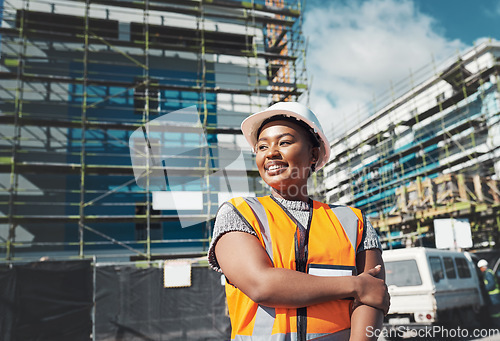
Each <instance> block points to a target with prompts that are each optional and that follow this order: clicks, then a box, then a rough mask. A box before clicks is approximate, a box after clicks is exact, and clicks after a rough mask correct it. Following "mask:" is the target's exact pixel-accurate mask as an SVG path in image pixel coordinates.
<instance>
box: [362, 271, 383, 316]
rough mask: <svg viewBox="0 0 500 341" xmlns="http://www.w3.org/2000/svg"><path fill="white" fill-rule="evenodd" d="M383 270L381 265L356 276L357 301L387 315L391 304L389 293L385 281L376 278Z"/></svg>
mask: <svg viewBox="0 0 500 341" xmlns="http://www.w3.org/2000/svg"><path fill="white" fill-rule="evenodd" d="M381 268H382V267H381V266H380V265H377V266H375V267H374V268H372V269H370V270H368V271H365V272H363V273H362V274H360V275H358V276H356V277H357V280H356V288H355V292H356V296H355V299H356V301H359V303H362V304H366V305H369V306H371V307H374V308H377V309H380V310H382V311H383V312H384V315H386V314H387V312H388V311H389V306H390V302H391V300H390V296H389V291H388V290H387V285H386V284H385V282H384V280H382V279H379V278H376V277H375V276H377V275H378V273H379V272H380V270H381Z"/></svg>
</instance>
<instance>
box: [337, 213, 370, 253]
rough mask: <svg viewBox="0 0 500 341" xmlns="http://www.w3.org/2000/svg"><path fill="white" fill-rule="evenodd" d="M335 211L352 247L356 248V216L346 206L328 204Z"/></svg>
mask: <svg viewBox="0 0 500 341" xmlns="http://www.w3.org/2000/svg"><path fill="white" fill-rule="evenodd" d="M329 206H330V209H331V210H332V211H333V213H335V215H336V216H337V219H338V220H339V222H340V225H342V227H343V228H344V231H345V233H346V234H347V237H348V238H349V240H350V241H351V245H352V248H353V249H354V250H356V246H357V242H358V240H357V236H358V216H357V215H356V213H354V212H353V211H352V210H351V209H350V208H349V207H348V206H337V205H329ZM363 228H364V227H363Z"/></svg>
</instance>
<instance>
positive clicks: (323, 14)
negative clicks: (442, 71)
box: [304, 0, 465, 135]
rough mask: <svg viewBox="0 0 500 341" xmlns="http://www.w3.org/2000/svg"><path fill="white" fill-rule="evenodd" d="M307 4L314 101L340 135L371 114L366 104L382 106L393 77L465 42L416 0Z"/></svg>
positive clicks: (395, 80)
mask: <svg viewBox="0 0 500 341" xmlns="http://www.w3.org/2000/svg"><path fill="white" fill-rule="evenodd" d="M308 6H309V8H308V9H307V11H306V13H305V20H304V34H305V35H306V36H307V37H308V39H309V47H308V55H307V67H308V71H309V74H310V75H312V76H313V83H312V88H311V97H310V105H311V108H312V109H313V110H314V111H315V112H316V113H317V114H318V116H320V120H321V122H322V124H323V128H324V129H325V130H326V131H327V132H330V131H331V130H332V128H333V129H334V134H335V135H337V134H338V133H340V132H343V131H345V130H346V129H348V128H351V127H353V126H354V125H355V124H356V123H358V122H360V121H361V120H362V119H364V118H366V113H365V112H366V111H367V110H366V108H369V107H370V106H371V107H373V105H375V106H377V107H378V106H379V105H380V104H381V102H382V101H383V98H382V97H383V96H386V97H390V84H391V82H392V83H393V84H394V86H395V87H396V86H398V84H400V83H401V82H402V80H403V79H405V78H409V75H410V70H412V71H413V72H415V71H416V70H417V69H419V68H421V67H422V66H423V65H425V64H431V63H432V58H434V60H436V61H440V60H442V59H444V58H447V57H450V56H453V55H454V54H456V53H457V52H458V51H459V50H461V49H463V48H464V47H465V46H464V44H463V43H462V42H460V41H459V40H452V41H450V40H447V39H446V38H445V37H444V36H442V35H441V34H440V33H439V28H438V26H437V24H438V23H437V22H436V21H435V19H433V18H432V17H430V16H428V15H425V14H423V13H421V12H419V11H418V9H417V7H416V6H415V4H414V3H413V1H409V0H403V1H401V0H399V1H398V0H366V1H359V0H349V1H338V0H336V1H328V2H327V1H322V2H321V5H318V6H314V4H311V2H309V3H308ZM431 65H432V64H431ZM430 70H432V68H430ZM405 81H406V82H409V80H405ZM374 98H375V101H374ZM372 111H373V110H372Z"/></svg>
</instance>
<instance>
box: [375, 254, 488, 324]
mask: <svg viewBox="0 0 500 341" xmlns="http://www.w3.org/2000/svg"><path fill="white" fill-rule="evenodd" d="M382 256H383V259H384V263H385V268H386V283H387V286H388V288H389V294H390V295H391V307H390V309H389V313H388V315H387V316H386V318H385V321H384V322H385V323H384V327H385V328H386V329H397V327H398V326H407V327H408V326H409V327H411V328H419V327H422V328H425V327H428V326H432V325H443V326H448V327H450V328H452V327H457V326H460V327H470V328H473V327H478V326H480V323H479V322H480V321H479V318H478V313H479V311H480V310H481V308H482V307H483V306H484V304H485V301H484V299H483V295H482V293H481V287H480V282H479V277H478V273H477V270H476V266H475V264H474V263H473V261H472V259H471V256H470V254H469V253H467V252H455V251H448V250H438V249H431V248H424V247H416V248H405V249H397V250H384V252H383V255H382Z"/></svg>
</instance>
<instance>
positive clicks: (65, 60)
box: [0, 0, 308, 341]
mask: <svg viewBox="0 0 500 341" xmlns="http://www.w3.org/2000/svg"><path fill="white" fill-rule="evenodd" d="M0 7H1V12H0V13H1V27H0V37H1V38H0V44H1V45H0V52H1V62H0V79H1V82H0V251H1V253H2V255H1V256H0V258H1V262H2V266H1V267H0V288H2V290H1V292H2V293H1V294H0V295H1V298H2V300H1V302H2V304H0V316H1V317H0V326H1V327H0V338H1V339H2V340H35V339H36V340H50V341H54V340H153V339H154V340H175V339H179V340H187V339H189V340H201V339H203V340H221V339H224V338H227V336H228V333H229V332H230V329H229V328H230V325H229V318H228V316H227V313H226V310H225V309H226V308H225V296H224V287H223V285H221V279H220V278H221V276H220V274H218V273H216V272H214V271H211V270H210V269H209V268H208V265H207V261H206V259H205V258H206V251H207V249H208V246H209V242H210V238H211V234H212V227H213V220H214V217H215V214H216V212H217V208H218V207H219V205H220V204H221V203H222V202H224V201H225V200H227V199H228V198H230V197H231V196H234V195H264V194H266V193H268V190H267V189H266V188H265V187H264V186H263V185H262V183H261V181H260V178H259V177H258V172H257V171H256V168H255V166H254V165H253V164H254V162H253V155H252V153H251V151H250V150H249V149H248V148H247V147H246V142H245V141H244V138H243V136H242V135H241V131H240V129H239V126H240V123H241V121H242V120H243V119H244V118H245V117H247V116H248V115H249V114H250V113H252V112H257V111H259V110H262V109H264V108H266V107H268V106H269V105H270V104H272V103H274V102H278V101H288V100H293V101H295V100H298V99H299V98H300V97H302V98H304V97H303V96H305V97H306V96H307V89H308V79H307V73H306V69H305V58H306V51H305V40H304V38H303V36H302V30H301V24H302V4H301V1H284V0H257V1H252V2H244V1H227V0H210V1H204V0H192V1H191V0H187V1H186V0H182V1H176V0H168V1H149V0H146V1H140V2H137V1H128V0H125V1H107V0H92V1H90V0H87V1H62V0H61V1H58V0H34V1H32V0H11V1H1V2H0ZM186 108H188V109H186ZM153 122H156V123H158V124H157V125H155V124H153ZM158 127H159V128H161V129H157V128H158ZM242 146H245V147H244V148H242ZM222 169H224V172H222V173H221V170H222ZM158 172H159V173H158ZM158 174H160V177H158V176H157V175H158ZM163 175H164V177H162V176H163ZM167 175H168V177H167ZM161 177H162V179H160V178H161ZM151 193H152V194H151ZM179 259H184V260H185V261H184V262H183V263H182V264H181V265H182V269H183V271H187V280H188V283H182V284H178V283H177V284H175V283H173V284H172V283H170V284H169V283H167V282H166V280H167V277H168V276H167V275H166V271H167V269H169V268H171V265H172V264H173V266H174V268H175V265H176V264H177V265H179V264H180V263H172V262H173V261H172V260H174V261H175V260H179ZM169 262H170V263H169ZM222 284H223V283H222ZM164 287H165V288H164ZM111 288H113V289H114V290H110V289H111Z"/></svg>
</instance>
